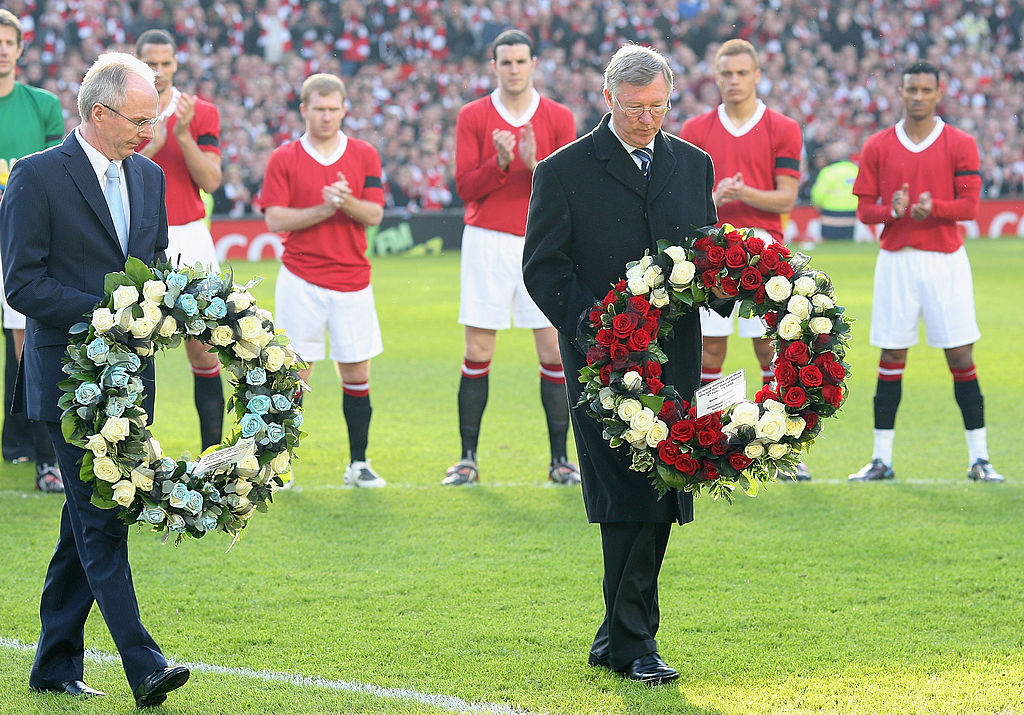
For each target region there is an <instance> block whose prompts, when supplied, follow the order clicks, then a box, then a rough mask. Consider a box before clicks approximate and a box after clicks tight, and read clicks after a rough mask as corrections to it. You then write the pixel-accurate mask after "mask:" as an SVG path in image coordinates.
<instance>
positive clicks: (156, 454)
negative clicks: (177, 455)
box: [145, 435, 164, 463]
mask: <svg viewBox="0 0 1024 715" xmlns="http://www.w3.org/2000/svg"><path fill="white" fill-rule="evenodd" d="M145 447H146V457H147V458H148V459H149V461H150V462H151V463H152V462H155V461H157V460H158V459H160V458H161V457H162V456H164V453H163V448H162V447H161V446H160V443H159V442H157V441H156V438H155V437H153V436H152V435H150V436H149V437H147V438H146V441H145Z"/></svg>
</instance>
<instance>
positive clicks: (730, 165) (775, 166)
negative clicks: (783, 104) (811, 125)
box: [679, 100, 803, 242]
mask: <svg viewBox="0 0 1024 715" xmlns="http://www.w3.org/2000/svg"><path fill="white" fill-rule="evenodd" d="M679 136H680V138H682V139H685V140H686V141H688V142H690V143H691V144H694V145H695V146H697V147H700V148H701V149H703V150H704V151H706V152H707V153H708V154H710V155H711V161H712V163H713V164H714V166H715V181H716V182H717V181H721V180H722V179H724V178H726V177H729V176H735V175H736V173H737V172H740V173H742V174H743V183H745V184H746V185H747V186H752V187H754V188H755V189H761V190H763V191H772V190H774V189H775V177H776V176H779V175H782V176H792V177H793V178H795V179H799V178H800V153H801V151H802V149H803V136H802V135H801V132H800V125H799V124H797V123H796V122H795V121H793V120H792V119H790V118H789V117H787V116H785V115H783V114H779V113H778V112H775V111H773V110H771V109H768V107H767V106H766V105H765V103H764V102H762V101H761V100H758V101H757V109H756V110H755V111H754V114H753V116H752V117H751V118H750V119H749V120H748V121H747V122H746V124H744V125H743V126H742V127H736V126H735V125H734V124H733V123H732V121H731V120H730V119H729V117H728V116H727V115H726V113H725V106H724V105H718V109H712V110H711V111H710V112H706V113H705V114H701V115H700V116H697V117H691V118H689V119H687V120H686V122H685V123H684V124H683V128H682V131H680V132H679ZM718 220H719V222H720V223H731V224H732V225H733V226H736V227H737V228H745V227H750V228H762V229H764V230H765V231H768V233H770V234H771V235H772V237H773V238H775V240H776V241H779V242H781V241H782V217H781V215H780V214H777V213H771V212H770V211H762V210H761V209H756V208H754V207H753V206H748V205H747V204H745V203H743V202H742V201H729V202H728V203H724V204H722V205H721V206H719V207H718Z"/></svg>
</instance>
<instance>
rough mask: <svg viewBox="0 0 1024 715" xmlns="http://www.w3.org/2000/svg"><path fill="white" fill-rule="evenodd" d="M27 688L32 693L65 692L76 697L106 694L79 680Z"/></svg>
mask: <svg viewBox="0 0 1024 715" xmlns="http://www.w3.org/2000/svg"><path fill="white" fill-rule="evenodd" d="M29 690H31V691H32V692H34V693H65V694H67V695H73V696H74V697H76V698H99V697H103V696H104V695H106V693H104V692H103V691H102V690H96V688H90V687H89V686H88V685H86V684H85V683H84V682H82V681H81V680H69V681H67V682H66V683H60V684H59V685H44V686H42V687H40V688H36V687H31V686H30V687H29Z"/></svg>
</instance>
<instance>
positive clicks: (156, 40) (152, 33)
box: [135, 30, 174, 55]
mask: <svg viewBox="0 0 1024 715" xmlns="http://www.w3.org/2000/svg"><path fill="white" fill-rule="evenodd" d="M145 45H170V46H171V47H172V48H173V47H174V38H173V37H171V35H170V33H169V32H167V31H165V30H146V31H145V32H143V33H142V34H141V35H139V39H138V40H137V41H136V42H135V54H136V55H139V54H142V48H143V47H144V46H145Z"/></svg>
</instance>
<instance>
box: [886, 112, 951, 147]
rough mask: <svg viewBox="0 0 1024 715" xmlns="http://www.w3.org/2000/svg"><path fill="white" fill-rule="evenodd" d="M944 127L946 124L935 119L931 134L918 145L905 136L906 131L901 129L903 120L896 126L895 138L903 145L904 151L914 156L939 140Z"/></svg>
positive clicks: (939, 119)
mask: <svg viewBox="0 0 1024 715" xmlns="http://www.w3.org/2000/svg"><path fill="white" fill-rule="evenodd" d="M944 126H946V123H945V122H943V121H942V118H941V117H935V126H934V127H932V131H931V133H929V134H928V136H926V137H925V138H924V139H922V140H921V143H920V144H915V143H914V142H913V141H912V140H911V139H910V137H909V136H907V130H906V129H904V128H903V120H902V119H901V120H900V121H899V122H897V124H896V138H897V139H899V140H900V144H902V145H903V148H904V149H906V150H907V151H910V152H913V153H915V154H919V153H921V152H922V151H924V150H925V149H927V148H928V147H930V146H931V145H932V144H934V143H935V140H936V139H938V138H939V135H940V134H942V128H943V127H944Z"/></svg>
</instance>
